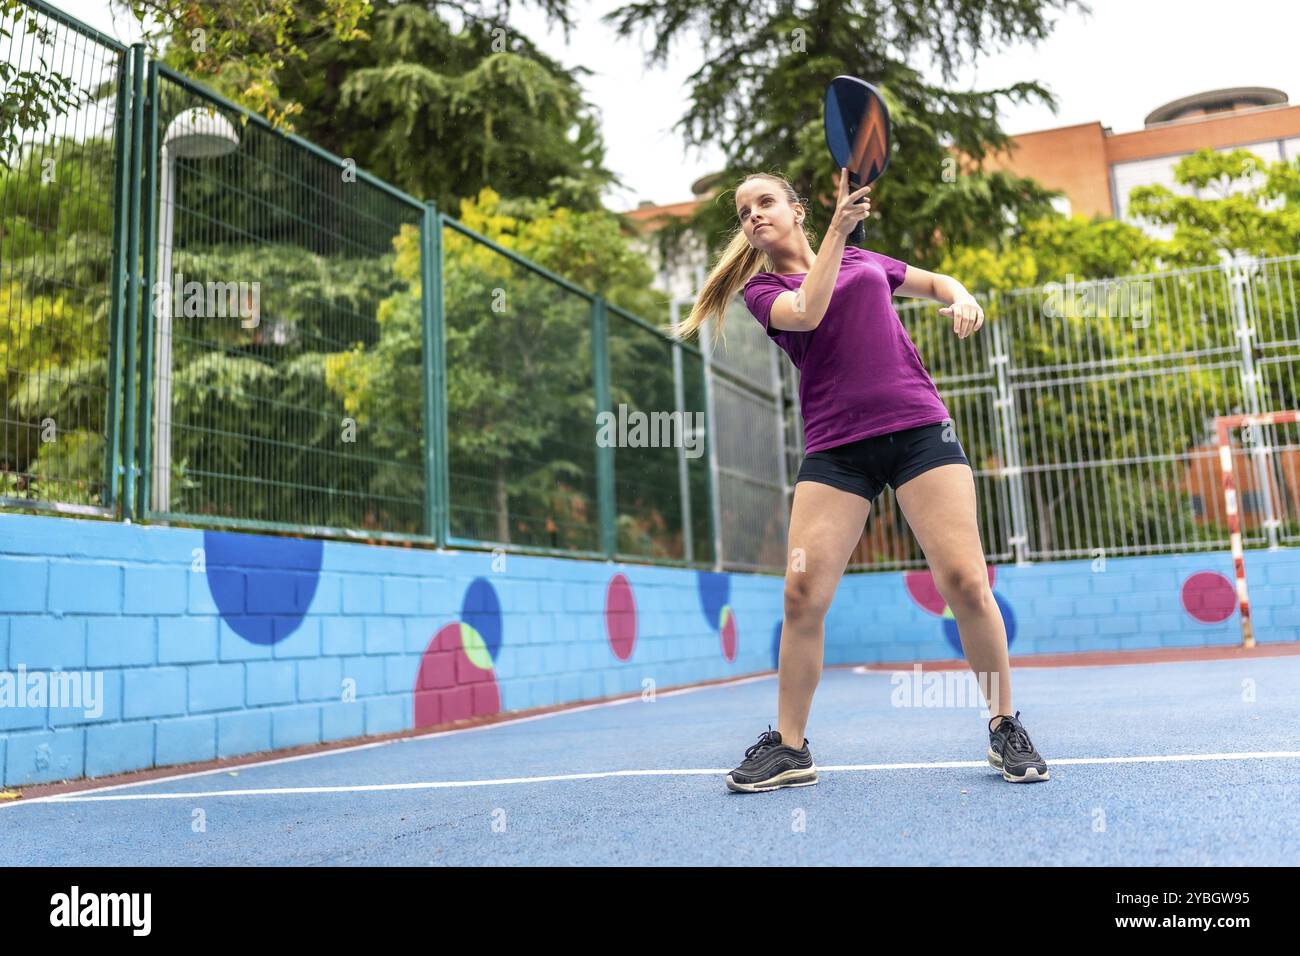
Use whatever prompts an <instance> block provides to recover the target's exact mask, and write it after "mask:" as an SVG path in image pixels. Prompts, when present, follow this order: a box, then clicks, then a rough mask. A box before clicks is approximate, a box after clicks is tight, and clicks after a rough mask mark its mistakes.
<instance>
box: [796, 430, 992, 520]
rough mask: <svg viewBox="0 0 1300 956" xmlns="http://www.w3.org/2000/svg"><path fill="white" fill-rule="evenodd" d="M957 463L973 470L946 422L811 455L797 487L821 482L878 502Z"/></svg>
mask: <svg viewBox="0 0 1300 956" xmlns="http://www.w3.org/2000/svg"><path fill="white" fill-rule="evenodd" d="M945 432H946V433H947V435H948V440H947V441H944V434H945ZM953 462H963V463H965V464H966V465H967V466H969V465H970V461H969V460H968V459H967V458H966V452H964V451H963V450H962V447H961V442H959V441H958V440H957V436H956V434H955V433H954V432H953V431H952V423H951V421H942V422H936V423H934V424H933V425H918V426H916V427H915V428H904V429H902V430H901V431H896V432H888V433H886V434H884V435H872V436H871V437H870V438H863V439H861V440H860V441H855V442H849V443H848V444H847V445H836V446H835V447H834V448H823V449H822V450H821V451H814V452H809V453H808V454H807V455H805V456H804V460H803V464H802V465H801V466H800V467H799V475H798V477H796V478H795V482H796V483H798V482H800V481H819V482H821V483H822V484H824V485H833V486H834V487H836V488H840V489H842V490H844V491H851V492H853V494H855V495H861V496H862V497H863V498H866V499H867V500H868V501H873V500H875V498H876V496H877V495H879V494H880V492H881V491H883V490H884V488H885V485H889V486H890V487H891V488H897V487H898V486H899V485H901V484H902V483H903V482H905V481H907V480H908V479H909V478H915V477H916V476H917V475H919V474H921V472H923V471H929V470H930V469H931V468H935V467H937V466H939V465H947V464H951V463H953Z"/></svg>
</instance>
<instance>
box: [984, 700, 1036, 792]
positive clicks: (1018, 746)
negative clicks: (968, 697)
mask: <svg viewBox="0 0 1300 956" xmlns="http://www.w3.org/2000/svg"><path fill="white" fill-rule="evenodd" d="M995 720H997V717H996V716H995V717H990V718H989V765H990V766H992V767H993V768H994V769H995V770H1001V771H1002V779H1003V780H1009V781H1011V782H1012V783H1034V782H1035V781H1038V780H1047V779H1049V777H1048V774H1047V763H1046V761H1044V760H1043V758H1042V757H1040V756H1039V755H1038V751H1037V750H1035V749H1034V745H1033V743H1031V742H1030V740H1029V734H1027V733H1026V732H1025V725H1024V724H1022V723H1021V722H1020V711H1016V715H1015V716H1014V717H1007V716H1005V715H1002V723H1000V724H998V728H997V730H994V729H993V721H995Z"/></svg>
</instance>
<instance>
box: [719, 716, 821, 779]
mask: <svg viewBox="0 0 1300 956" xmlns="http://www.w3.org/2000/svg"><path fill="white" fill-rule="evenodd" d="M816 782H817V765H816V764H814V763H813V759H812V752H811V751H810V750H809V749H808V738H807V737H805V738H804V741H803V747H801V748H800V749H798V750H796V749H795V748H793V747H791V746H790V745H789V744H783V743H781V732H780V731H778V730H773V729H772V725H771V724H768V725H767V730H766V731H765V732H764V733H762V734H760V735H759V738H758V743H756V744H754V746H752V747H750V748H749V749H748V750H746V751H745V762H744V763H742V764H741V765H740V766H739V767H737V768H736V769H735V770H733V771H731V773H729V774H727V787H728V789H730V790H735V791H736V792H737V793H761V792H762V791H764V790H779V789H780V788H781V787H809V786H812V785H813V784H814V783H816Z"/></svg>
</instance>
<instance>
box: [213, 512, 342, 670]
mask: <svg viewBox="0 0 1300 956" xmlns="http://www.w3.org/2000/svg"><path fill="white" fill-rule="evenodd" d="M324 544H325V543H324V542H323V541H320V540H309V539H303V538H277V537H270V536H266V535H255V534H237V533H233V532H229V531H205V532H203V561H204V565H205V570H206V573H207V578H208V590H209V591H210V592H211V593H212V600H213V602H214V603H215V604H216V605H217V610H218V611H220V612H221V619H222V620H223V621H225V622H226V623H227V624H228V625H230V629H231V630H232V631H234V632H235V633H236V634H238V635H239V636H240V637H242V638H244V640H246V641H249V642H251V643H253V644H278V643H279V642H280V641H282V640H284V639H285V638H286V637H288V636H289V635H290V634H292V633H293V632H294V631H296V630H297V629H298V628H299V627H300V626H301V625H302V619H303V618H304V617H306V615H307V609H308V608H310V607H311V602H312V598H314V597H315V596H316V588H317V586H318V585H319V584H320V568H321V556H322V554H323V553H324Z"/></svg>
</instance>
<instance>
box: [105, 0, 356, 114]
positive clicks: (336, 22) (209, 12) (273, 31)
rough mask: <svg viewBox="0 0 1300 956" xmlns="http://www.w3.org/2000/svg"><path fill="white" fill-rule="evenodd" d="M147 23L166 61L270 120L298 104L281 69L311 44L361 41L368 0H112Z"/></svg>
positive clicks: (290, 111) (304, 53)
mask: <svg viewBox="0 0 1300 956" xmlns="http://www.w3.org/2000/svg"><path fill="white" fill-rule="evenodd" d="M113 2H114V3H115V4H116V5H118V6H120V7H123V8H125V9H127V10H129V11H130V12H131V14H132V15H133V16H134V17H135V18H136V19H137V20H139V21H140V23H141V24H144V25H145V26H147V27H148V28H149V39H150V40H151V41H152V42H153V43H154V45H155V48H157V47H165V50H164V59H165V61H166V62H167V64H168V65H169V66H171V67H173V68H175V69H177V70H179V71H181V72H182V73H186V74H188V75H190V76H194V77H196V78H198V79H201V80H204V81H205V82H207V83H208V84H209V85H211V86H213V87H214V88H215V89H216V90H217V92H219V93H222V94H224V95H226V96H229V97H230V98H231V99H233V100H235V101H236V102H238V103H240V104H242V105H243V106H246V107H248V108H249V109H251V110H252V111H253V112H255V113H259V114H261V115H262V116H265V117H266V118H267V119H269V120H271V121H272V122H273V123H275V124H276V125H284V124H288V123H289V122H290V121H291V120H292V118H293V117H294V116H295V115H297V114H299V113H300V112H301V109H302V108H301V105H300V104H298V103H296V102H294V101H293V100H291V99H288V98H286V97H285V96H284V95H283V94H282V93H281V91H280V75H281V73H282V72H283V71H284V69H285V68H286V66H287V65H288V64H289V63H290V62H292V61H294V60H301V59H304V58H305V57H306V56H307V53H308V50H310V49H312V48H314V47H315V46H316V45H327V46H328V45H334V44H344V43H350V42H353V41H356V40H361V39H364V37H365V35H366V34H365V32H364V30H363V29H362V26H363V25H364V23H365V20H366V18H367V17H368V16H369V14H370V9H371V7H370V0H312V2H310V3H301V2H298V0H203V2H202V3H194V2H193V0H113Z"/></svg>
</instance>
